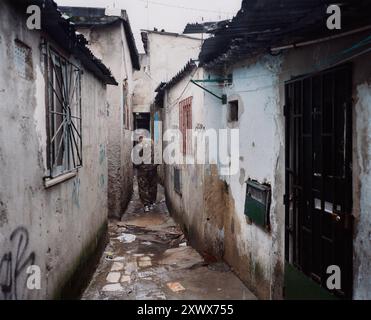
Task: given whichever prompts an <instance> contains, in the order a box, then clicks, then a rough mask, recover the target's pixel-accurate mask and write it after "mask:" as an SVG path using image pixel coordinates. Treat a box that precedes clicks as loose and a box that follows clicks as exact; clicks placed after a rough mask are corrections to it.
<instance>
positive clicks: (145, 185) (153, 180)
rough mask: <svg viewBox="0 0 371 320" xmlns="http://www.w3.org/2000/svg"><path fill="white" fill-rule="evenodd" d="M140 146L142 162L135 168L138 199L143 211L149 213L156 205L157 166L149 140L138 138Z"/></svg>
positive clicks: (151, 142)
mask: <svg viewBox="0 0 371 320" xmlns="http://www.w3.org/2000/svg"><path fill="white" fill-rule="evenodd" d="M139 143H140V144H142V147H143V148H142V150H141V151H140V156H141V157H142V159H143V161H142V163H141V164H140V165H138V166H137V178H138V187H139V197H140V200H141V201H142V203H143V206H144V211H145V212H149V211H150V210H151V209H153V208H154V207H155V205H156V198H157V183H158V176H157V165H156V164H155V163H154V144H153V141H152V140H151V139H144V138H143V136H141V137H140V138H139Z"/></svg>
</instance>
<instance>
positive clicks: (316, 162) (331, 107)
mask: <svg viewBox="0 0 371 320" xmlns="http://www.w3.org/2000/svg"><path fill="white" fill-rule="evenodd" d="M351 92H352V76H351V66H350V65H345V66H341V67H338V68H335V69H331V70H326V71H323V72H321V73H317V74H314V75H310V76H305V77H301V78H296V79H294V80H291V81H289V82H287V83H286V86H285V96H286V106H285V116H286V186H285V187H286V195H285V206H286V238H285V257H286V266H289V268H290V270H291V272H292V271H294V272H299V273H300V274H301V275H305V276H306V278H307V279H308V280H309V281H311V283H314V284H315V285H317V286H318V285H319V286H320V287H321V288H322V289H323V291H324V292H329V291H330V290H329V289H328V287H327V279H328V278H329V277H330V276H331V274H327V268H328V267H329V266H333V265H335V266H338V267H340V270H341V289H340V290H336V289H335V290H331V294H333V295H335V296H338V297H342V298H351V296H352V256H353V255H352V229H353V227H352V226H353V217H352V172H351V160H352V158H351V152H352V110H351V106H352V104H351ZM287 270H288V269H287V268H286V271H287ZM293 278H295V277H291V279H293ZM295 279H298V277H296V278H295ZM295 285H296V286H300V285H301V284H300V283H296V284H295V283H287V281H286V283H285V293H286V294H287V292H288V291H290V292H291V293H292V292H295V290H293V287H295ZM296 289H298V290H299V291H300V287H298V288H296ZM301 289H303V287H302V288H301ZM308 298H318V297H316V296H313V297H308Z"/></svg>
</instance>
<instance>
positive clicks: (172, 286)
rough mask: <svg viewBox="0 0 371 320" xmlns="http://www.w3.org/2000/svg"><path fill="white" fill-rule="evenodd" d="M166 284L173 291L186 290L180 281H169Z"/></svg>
mask: <svg viewBox="0 0 371 320" xmlns="http://www.w3.org/2000/svg"><path fill="white" fill-rule="evenodd" d="M166 285H167V286H168V287H169V289H170V290H171V291H173V292H181V291H184V290H185V288H184V287H183V286H182V285H181V284H180V283H179V282H169V283H167V284H166Z"/></svg>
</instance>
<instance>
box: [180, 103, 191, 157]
mask: <svg viewBox="0 0 371 320" xmlns="http://www.w3.org/2000/svg"><path fill="white" fill-rule="evenodd" d="M192 100H193V97H189V98H187V99H184V100H182V101H181V102H180V103H179V128H180V132H181V133H182V137H183V139H182V140H181V146H180V149H181V151H182V153H183V154H191V151H192V136H189V134H188V130H191V129H192Z"/></svg>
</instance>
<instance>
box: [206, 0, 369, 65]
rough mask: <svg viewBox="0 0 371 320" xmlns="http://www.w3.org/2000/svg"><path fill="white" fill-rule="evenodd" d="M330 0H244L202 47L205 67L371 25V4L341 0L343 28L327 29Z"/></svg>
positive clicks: (366, 0) (363, 0)
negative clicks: (230, 19)
mask: <svg viewBox="0 0 371 320" xmlns="http://www.w3.org/2000/svg"><path fill="white" fill-rule="evenodd" d="M330 4H333V1H331V0H275V1H270V0H244V1H243V3H242V8H241V10H240V11H239V12H238V13H237V15H236V16H235V17H234V18H233V20H232V21H231V22H230V23H229V24H227V25H226V26H224V27H222V28H220V29H219V30H218V31H216V32H215V36H214V37H212V38H210V39H207V40H206V41H205V43H204V45H203V48H202V51H201V54H200V62H201V64H202V65H203V66H204V67H222V66H223V65H225V64H226V63H230V62H232V61H236V60H238V59H241V58H244V57H248V56H252V55H255V54H259V53H262V52H269V51H270V49H271V48H272V47H273V46H283V45H287V44H295V43H298V42H302V41H308V40H313V39H318V38H323V37H326V36H330V35H331V36H333V35H336V34H340V33H344V32H347V31H349V30H353V29H356V28H359V27H362V26H365V25H369V24H370V23H371V19H370V13H371V1H369V0H342V1H341V4H340V6H341V12H342V29H341V30H329V29H328V28H327V26H326V21H327V19H328V17H329V15H328V14H327V13H326V10H327V7H328V6H329V5H330Z"/></svg>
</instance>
